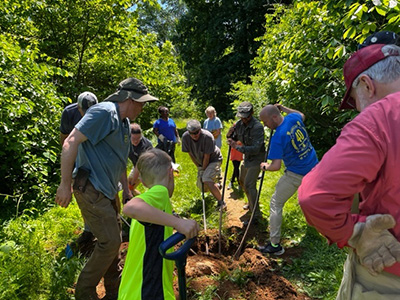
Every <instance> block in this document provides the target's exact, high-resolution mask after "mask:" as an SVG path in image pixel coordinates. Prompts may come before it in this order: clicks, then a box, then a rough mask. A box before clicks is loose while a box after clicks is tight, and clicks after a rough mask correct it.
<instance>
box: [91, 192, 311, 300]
mask: <svg viewBox="0 0 400 300" xmlns="http://www.w3.org/2000/svg"><path fill="white" fill-rule="evenodd" d="M225 202H226V203H227V211H226V218H225V223H224V230H223V231H224V236H222V237H221V254H219V240H218V236H219V234H218V230H208V231H207V236H205V234H204V232H203V233H202V234H201V235H199V236H198V238H197V241H196V242H195V243H194V244H193V246H192V250H191V251H190V252H189V254H188V257H187V264H186V269H185V274H186V283H187V284H186V286H187V299H198V298H199V297H200V295H205V294H207V295H208V296H209V297H210V298H212V299H215V300H225V299H226V300H228V299H235V300H242V299H243V300H252V299H257V300H272V299H282V300H285V299H287V300H305V299H311V298H310V297H308V296H307V295H304V294H301V293H299V292H297V290H296V287H295V286H293V285H292V284H291V283H290V282H289V281H288V280H286V279H285V278H284V277H283V276H282V275H281V274H280V272H279V266H278V264H277V262H276V257H273V256H271V257H269V256H265V255H263V254H262V253H261V252H260V251H258V250H257V249H254V247H253V246H252V245H250V244H246V243H245V244H244V246H243V249H242V251H241V252H240V253H239V255H238V256H237V257H236V258H237V259H235V258H234V254H235V252H236V250H237V249H238V247H239V244H240V241H241V239H242V237H243V234H244V231H245V228H244V227H243V224H242V221H244V220H248V219H249V217H250V214H249V213H248V212H246V211H245V210H243V205H244V204H245V203H244V202H243V201H242V200H240V199H239V197H238V194H237V191H236V190H235V191H232V190H226V192H225ZM267 238H268V235H267V233H266V232H265V226H264V225H263V223H261V224H254V225H252V226H251V227H250V229H249V231H248V233H247V238H246V241H250V240H252V239H256V240H257V242H258V243H264V242H265V241H266V240H267ZM206 243H207V244H208V248H209V255H206V247H205V244H206ZM128 244H129V243H128V242H125V243H123V244H122V245H121V254H122V257H123V258H124V257H125V255H126V251H127V247H128ZM299 255H301V249H300V248H291V249H288V251H286V252H285V254H283V255H281V256H279V258H280V259H283V260H285V261H286V262H287V263H291V258H293V257H297V256H299ZM175 275H176V276H175V277H176V280H175V283H174V288H175V295H176V297H177V299H179V288H178V279H177V278H178V275H177V270H175ZM97 290H98V294H99V296H100V297H102V296H104V294H105V293H104V287H103V284H102V282H101V283H100V284H99V286H98V288H97Z"/></svg>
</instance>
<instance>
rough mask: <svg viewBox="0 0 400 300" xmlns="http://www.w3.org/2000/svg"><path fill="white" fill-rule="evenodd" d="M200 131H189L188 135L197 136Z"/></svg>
mask: <svg viewBox="0 0 400 300" xmlns="http://www.w3.org/2000/svg"><path fill="white" fill-rule="evenodd" d="M200 130H201V129H199V130H197V131H193V132H190V131H189V134H190V135H198V134H199V132H200Z"/></svg>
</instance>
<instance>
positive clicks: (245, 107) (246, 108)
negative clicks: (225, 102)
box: [236, 101, 253, 118]
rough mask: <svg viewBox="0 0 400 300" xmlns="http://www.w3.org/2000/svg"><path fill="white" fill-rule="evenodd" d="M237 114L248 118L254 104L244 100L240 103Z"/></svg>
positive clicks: (239, 116)
mask: <svg viewBox="0 0 400 300" xmlns="http://www.w3.org/2000/svg"><path fill="white" fill-rule="evenodd" d="M237 111H238V112H237V114H236V117H238V118H248V117H249V116H250V115H251V113H252V112H253V104H251V103H250V102H247V101H245V102H242V103H240V104H239V106H238V108H237Z"/></svg>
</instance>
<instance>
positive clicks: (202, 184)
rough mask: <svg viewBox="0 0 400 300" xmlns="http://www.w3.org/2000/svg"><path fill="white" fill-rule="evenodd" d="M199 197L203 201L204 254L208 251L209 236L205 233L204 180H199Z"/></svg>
mask: <svg viewBox="0 0 400 300" xmlns="http://www.w3.org/2000/svg"><path fill="white" fill-rule="evenodd" d="M201 199H202V201H203V224H204V234H205V235H206V255H209V252H208V243H209V236H208V235H207V221H206V200H205V198H204V182H203V181H201Z"/></svg>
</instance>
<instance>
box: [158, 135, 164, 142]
mask: <svg viewBox="0 0 400 300" xmlns="http://www.w3.org/2000/svg"><path fill="white" fill-rule="evenodd" d="M158 139H159V140H160V141H161V142H164V139H165V136H163V135H162V134H160V135H159V136H158Z"/></svg>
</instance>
